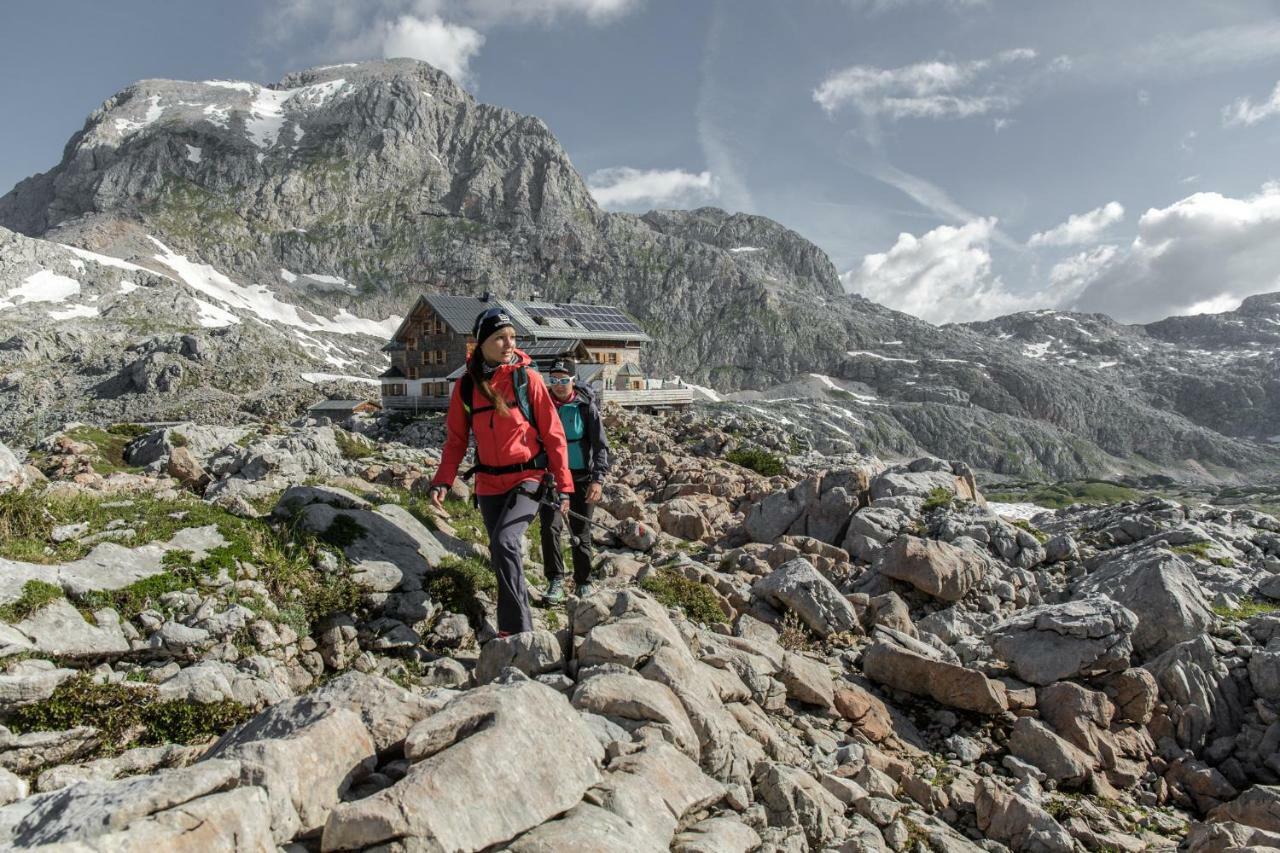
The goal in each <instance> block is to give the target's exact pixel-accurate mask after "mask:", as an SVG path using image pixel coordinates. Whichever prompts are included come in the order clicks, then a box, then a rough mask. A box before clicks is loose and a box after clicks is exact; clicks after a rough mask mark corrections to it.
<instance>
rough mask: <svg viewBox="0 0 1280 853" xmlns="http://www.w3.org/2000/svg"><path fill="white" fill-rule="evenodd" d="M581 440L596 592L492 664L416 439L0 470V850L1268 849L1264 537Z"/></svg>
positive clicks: (483, 600)
mask: <svg viewBox="0 0 1280 853" xmlns="http://www.w3.org/2000/svg"><path fill="white" fill-rule="evenodd" d="M607 421H608V426H609V429H610V431H611V434H612V435H613V436H615V442H614V443H615V446H617V447H618V457H619V458H618V460H617V463H616V466H615V470H616V471H617V472H618V475H617V476H616V477H615V478H614V479H613V480H612V482H610V483H609V484H608V485H607V487H606V489H605V495H604V499H603V501H602V504H601V510H600V512H599V515H598V517H599V518H600V519H601V520H602V522H603V523H604V525H605V527H606V528H610V529H611V530H612V531H613V532H606V531H604V530H601V531H599V532H598V533H597V534H596V540H597V544H598V546H599V548H598V571H599V573H600V575H601V577H602V583H601V588H600V589H599V591H598V592H596V593H595V594H594V595H592V596H591V597H589V598H580V597H571V598H570V599H569V601H568V602H567V603H566V604H565V605H563V606H558V607H539V608H537V610H536V613H537V617H536V622H537V630H536V631H534V632H532V633H529V634H522V635H517V636H515V637H510V638H504V639H498V638H496V636H495V632H494V629H493V626H492V618H493V606H492V595H493V581H492V577H491V575H489V574H488V572H487V568H486V567H485V564H484V563H485V561H484V555H485V552H484V546H483V536H482V533H481V532H480V530H479V528H478V520H477V518H476V514H475V512H474V510H473V509H472V508H471V505H470V504H469V503H468V502H467V501H466V500H465V497H466V493H465V491H466V490H465V488H464V487H461V486H459V487H457V488H456V489H455V493H454V495H453V496H451V498H450V499H449V501H448V502H447V507H448V513H447V514H446V515H443V516H442V515H439V514H436V513H434V512H432V511H430V510H429V509H428V502H427V501H426V500H425V498H424V496H423V493H424V487H425V485H426V478H427V477H428V476H429V474H430V472H431V470H432V469H433V467H434V465H435V462H436V454H437V453H438V447H439V443H438V442H439V426H438V424H436V423H433V422H431V421H418V422H412V423H409V424H401V425H398V426H397V425H395V424H392V423H389V422H386V421H360V422H356V423H350V424H346V425H345V426H349V427H352V428H354V431H352V430H348V429H345V428H343V427H342V426H338V425H332V424H327V423H317V422H308V421H299V422H295V423H292V424H288V425H278V424H272V423H255V424H249V423H245V424H241V425H235V426H226V425H214V424H195V423H182V424H177V425H174V426H168V427H159V428H148V427H145V426H136V425H129V424H116V425H112V426H109V427H106V428H103V427H95V426H89V425H69V426H68V427H67V428H66V429H64V430H61V431H59V432H55V433H52V434H50V435H48V436H46V437H44V438H42V439H41V440H40V441H39V442H37V443H35V444H34V445H32V446H30V447H29V448H22V449H17V450H16V452H11V451H10V450H5V449H0V483H3V486H0V489H3V490H4V493H3V494H0V569H2V571H0V656H2V658H3V672H2V673H0V724H2V726H3V727H2V728H0V803H3V805H0V826H3V827H4V833H5V837H7V838H8V839H10V843H11V844H12V845H13V846H15V847H18V848H28V847H36V846H40V845H52V846H50V847H49V849H59V850H77V851H84V850H104V851H105V850H135V849H143V848H147V849H163V850H192V851H195V850H200V851H211V850H255V851H257V850H268V851H274V850H279V849H287V850H291V851H303V850H326V851H327V850H375V849H376V850H403V851H410V850H477V851H478V850H498V849H502V850H514V851H572V850H584V851H586V850H590V851H602V850H630V851H636V850H668V849H670V850H677V851H691V852H692V851H717V853H720V851H757V850H758V851H809V850H812V851H863V850H872V851H875V850H884V851H888V850H893V851H913V853H914V851H926V850H940V851H941V850H953V851H961V850H986V851H1002V850H1011V851H1019V853H1021V851H1083V850H1129V851H1140V850H1174V849H1182V850H1188V851H1195V853H1199V851H1227V850H1244V849H1254V850H1263V849H1270V848H1276V847H1280V819H1278V818H1277V815H1280V521H1278V520H1277V519H1276V518H1275V517H1274V516H1271V515H1268V514H1265V513H1262V512H1259V511H1257V510H1255V509H1249V508H1245V507H1233V508H1226V507H1211V506H1208V507H1192V506H1187V505H1184V504H1180V503H1177V502H1174V501H1170V500H1167V499H1164V498H1158V497H1143V496H1141V495H1137V496H1135V498H1134V499H1133V500H1126V501H1122V502H1118V503H1110V504H1107V503H1100V504H1075V505H1071V506H1067V507H1065V508H1063V509H1060V510H1057V511H1043V512H1035V510H1034V508H1028V507H1015V506H1009V505H1004V504H999V503H993V502H988V500H987V499H986V498H985V497H984V495H983V494H982V492H981V489H980V487H979V486H978V485H977V482H976V479H975V475H974V472H973V471H972V470H971V468H970V467H969V466H968V465H967V464H965V463H963V462H960V461H947V460H943V459H940V458H936V457H921V458H918V459H916V460H914V461H912V462H910V463H905V464H895V465H888V464H886V463H884V462H882V461H880V460H878V459H876V458H873V457H869V456H865V455H859V454H856V453H846V454H843V455H830V456H828V455H824V454H822V453H820V452H818V451H816V450H812V449H805V448H804V447H803V444H804V442H805V439H804V438H803V437H802V436H800V435H796V434H792V433H790V432H789V430H788V428H787V427H786V425H782V426H780V427H777V428H776V429H775V431H774V438H775V440H776V441H777V442H778V443H780V444H782V445H785V446H787V447H792V446H794V447H795V452H794V454H793V455H792V457H791V458H790V459H784V458H783V457H782V456H781V455H780V454H777V453H772V452H770V451H769V450H767V449H766V448H765V447H763V446H762V445H761V444H760V443H759V442H756V441H754V440H753V439H752V438H751V435H752V425H751V424H750V423H749V422H747V421H746V420H741V419H740V420H738V421H726V420H723V414H720V413H716V412H714V411H713V412H711V413H709V414H708V413H687V414H673V415H668V416H665V417H662V418H655V417H649V416H639V415H626V414H623V413H621V412H616V411H614V412H610V413H609V414H608V415H607ZM730 460H736V461H730ZM744 466H745V467H744ZM1027 514H1030V515H1031V517H1030V519H1029V520H1018V519H1017V518H1016V516H1020V515H1027ZM534 556H535V557H536V556H537V555H536V554H535V555H534ZM528 572H529V575H530V579H531V581H532V584H533V586H535V587H538V586H540V585H541V584H542V578H541V575H540V566H539V565H538V564H537V562H536V560H531V561H530V562H529V564H528Z"/></svg>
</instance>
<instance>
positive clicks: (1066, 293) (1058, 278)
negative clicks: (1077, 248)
mask: <svg viewBox="0 0 1280 853" xmlns="http://www.w3.org/2000/svg"><path fill="white" fill-rule="evenodd" d="M1119 251H1120V250H1119V249H1118V248H1117V247H1116V246H1095V247H1094V248H1092V249H1086V250H1085V251H1083V252H1080V253H1079V254H1076V255H1072V256H1071V257H1069V258H1067V259H1065V260H1062V261H1058V263H1056V264H1054V265H1053V269H1051V270H1049V285H1050V291H1049V293H1047V294H1045V296H1046V300H1045V301H1046V305H1047V304H1048V303H1052V304H1054V305H1059V304H1062V303H1065V302H1069V301H1071V300H1072V299H1074V298H1075V297H1076V296H1078V295H1079V294H1080V292H1081V291H1082V290H1084V289H1085V287H1087V286H1088V285H1089V283H1090V282H1092V281H1093V280H1094V279H1095V278H1097V277H1098V274H1099V273H1100V272H1101V271H1102V270H1103V269H1104V268H1105V267H1106V266H1107V265H1108V264H1110V263H1111V262H1112V261H1113V260H1114V259H1115V257H1116V255H1117V254H1118V253H1119Z"/></svg>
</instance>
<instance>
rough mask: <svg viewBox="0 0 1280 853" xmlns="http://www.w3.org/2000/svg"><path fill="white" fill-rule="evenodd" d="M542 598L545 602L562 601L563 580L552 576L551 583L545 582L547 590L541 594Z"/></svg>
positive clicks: (557, 602)
mask: <svg viewBox="0 0 1280 853" xmlns="http://www.w3.org/2000/svg"><path fill="white" fill-rule="evenodd" d="M542 600H543V601H545V602H546V603H547V604H559V603H560V602H562V601H564V581H563V580H562V579H560V578H552V579H551V583H549V584H547V591H546V592H544V593H543V594H542Z"/></svg>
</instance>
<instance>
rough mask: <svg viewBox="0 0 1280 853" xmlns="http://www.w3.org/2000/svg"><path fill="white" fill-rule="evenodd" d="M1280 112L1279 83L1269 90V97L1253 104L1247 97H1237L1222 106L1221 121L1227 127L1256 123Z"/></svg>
mask: <svg viewBox="0 0 1280 853" xmlns="http://www.w3.org/2000/svg"><path fill="white" fill-rule="evenodd" d="M1276 113H1280V83H1277V84H1276V87H1275V88H1274V89H1272V90H1271V97H1270V98H1268V99H1267V100H1266V101H1264V102H1262V103H1260V104H1255V103H1254V102H1253V101H1252V100H1250V99H1249V98H1248V97H1244V98H1239V99H1237V100H1236V101H1235V102H1234V103H1232V104H1231V105H1230V106H1227V107H1223V108H1222V123H1223V124H1224V125H1226V126H1227V127H1232V126H1239V125H1244V126H1246V127H1248V126H1250V125H1254V124H1257V123H1258V122H1260V121H1262V120H1263V119H1267V118H1270V117H1271V116H1273V115H1275V114H1276Z"/></svg>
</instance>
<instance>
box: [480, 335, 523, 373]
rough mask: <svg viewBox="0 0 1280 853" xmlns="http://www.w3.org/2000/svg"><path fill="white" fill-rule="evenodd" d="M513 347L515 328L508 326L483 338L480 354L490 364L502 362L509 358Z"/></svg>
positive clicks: (514, 347)
mask: <svg viewBox="0 0 1280 853" xmlns="http://www.w3.org/2000/svg"><path fill="white" fill-rule="evenodd" d="M515 349H516V330H515V329H513V328H511V327H510V326H508V327H507V328H505V329H499V330H498V331H496V332H494V333H493V334H492V335H490V336H489V337H487V338H485V341H484V343H483V344H481V345H480V354H481V355H483V356H484V360H485V361H487V362H489V363H490V364H502V363H503V362H505V361H506V360H507V359H508V358H510V356H511V353H513V352H515Z"/></svg>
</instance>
